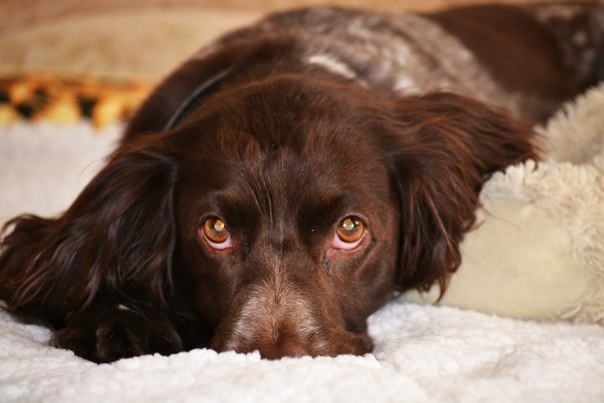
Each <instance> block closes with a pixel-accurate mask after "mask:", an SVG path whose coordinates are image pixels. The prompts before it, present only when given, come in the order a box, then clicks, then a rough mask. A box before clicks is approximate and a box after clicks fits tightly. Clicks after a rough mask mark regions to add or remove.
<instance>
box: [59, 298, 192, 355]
mask: <svg viewBox="0 0 604 403" xmlns="http://www.w3.org/2000/svg"><path fill="white" fill-rule="evenodd" d="M50 343H51V345H53V346H55V347H59V348H65V349H69V350H72V351H73V352H74V353H75V354H76V355H78V356H80V357H83V358H86V359H88V360H90V361H94V362H98V363H101V362H111V361H115V360H118V359H120V358H127V357H134V356H138V355H142V354H150V353H159V354H162V355H169V354H173V353H177V352H179V351H182V342H181V339H180V337H179V335H178V333H177V331H176V329H175V327H174V324H173V323H172V321H171V320H170V318H169V317H168V315H167V313H166V312H164V310H163V309H162V308H161V307H160V306H159V305H155V304H153V303H151V302H148V301H145V302H143V301H137V300H133V299H131V298H126V297H121V296H117V297H108V298H104V299H102V300H100V301H98V302H95V303H93V304H92V305H91V306H90V307H89V308H88V309H86V310H84V311H81V312H79V313H77V314H76V315H74V316H73V317H71V318H69V319H68V321H67V324H66V326H65V327H64V328H63V329H61V330H59V331H57V332H55V334H54V335H53V337H52V339H51V341H50Z"/></svg>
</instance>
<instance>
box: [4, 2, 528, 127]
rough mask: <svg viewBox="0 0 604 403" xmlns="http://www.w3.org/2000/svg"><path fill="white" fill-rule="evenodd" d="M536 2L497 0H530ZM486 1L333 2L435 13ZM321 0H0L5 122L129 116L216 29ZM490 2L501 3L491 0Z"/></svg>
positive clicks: (101, 122)
mask: <svg viewBox="0 0 604 403" xmlns="http://www.w3.org/2000/svg"><path fill="white" fill-rule="evenodd" d="M529 1H537V0H499V1H498V2H500V3H507V4H513V3H523V2H529ZM478 2H482V3H489V0H333V1H331V2H330V3H331V4H337V5H340V6H350V7H361V8H370V9H376V10H385V11H395V12H397V11H398V12H400V11H414V12H429V11H432V10H437V9H443V8H446V7H453V6H459V5H467V4H476V3H478ZM324 3H325V1H318V0H254V1H249V0H99V1H87V0H0V127H3V126H7V125H10V124H12V123H15V122H19V121H23V120H27V121H33V122H38V121H45V120H49V121H53V122H55V123H75V122H78V121H81V120H82V119H85V120H91V121H92V123H93V125H94V126H95V127H96V128H103V127H104V126H106V125H107V124H110V123H113V122H116V121H122V120H124V119H127V118H128V117H129V116H131V115H132V113H133V111H134V110H135V109H136V108H137V106H138V105H139V103H140V102H141V100H142V99H144V98H145V97H146V96H147V94H148V93H149V91H150V90H151V89H152V88H153V86H154V85H155V84H156V83H157V82H158V81H159V80H161V78H162V77H164V76H165V75H167V74H168V73H170V72H171V71H172V70H173V69H174V68H175V67H176V66H178V65H179V64H180V63H181V62H182V61H184V60H185V59H187V58H188V57H189V56H190V55H192V54H193V53H195V52H196V51H197V50H198V49H199V48H200V47H202V46H203V45H204V44H207V43H208V42H209V41H211V40H212V39H214V38H216V37H217V36H218V35H220V34H222V33H224V32H225V31H228V30H230V29H233V28H236V27H240V26H243V25H245V24H249V23H252V22H253V21H254V20H256V19H258V18H260V17H261V16H263V15H264V14H267V13H269V12H273V11H278V10H283V9H287V8H293V7H302V6H308V5H313V4H324ZM490 3H495V2H494V1H490Z"/></svg>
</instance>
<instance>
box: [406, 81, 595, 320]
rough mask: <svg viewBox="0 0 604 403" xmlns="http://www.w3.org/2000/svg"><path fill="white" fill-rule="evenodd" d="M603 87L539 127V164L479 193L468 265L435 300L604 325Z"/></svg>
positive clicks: (465, 247) (498, 177)
mask: <svg viewBox="0 0 604 403" xmlns="http://www.w3.org/2000/svg"><path fill="white" fill-rule="evenodd" d="M602 111H604V85H600V86H599V87H596V88H594V89H592V90H590V91H588V92H587V93H586V94H584V95H583V96H580V97H579V98H578V99H577V100H576V101H574V102H571V103H569V104H567V105H566V106H565V107H563V108H562V109H561V110H560V111H559V113H558V114H557V115H556V116H554V117H553V118H552V119H551V120H550V121H549V122H548V124H547V125H546V126H545V127H540V128H537V131H538V132H539V134H540V135H539V143H540V147H541V149H542V151H543V152H542V155H543V160H542V162H539V163H536V162H534V161H527V162H525V163H523V164H520V165H516V166H512V167H509V168H508V169H507V170H506V171H505V172H501V173H497V174H495V175H493V177H492V178H491V179H490V180H489V181H488V182H487V183H486V184H485V186H484V188H483V190H482V193H481V195H480V200H481V207H480V208H479V211H478V219H477V225H476V228H475V229H474V230H473V231H471V232H470V233H468V234H467V236H466V238H465V240H464V242H463V243H462V245H461V250H462V265H461V267H460V268H459V269H458V271H457V272H456V273H455V274H453V276H452V278H451V282H450V285H449V287H448V289H447V290H446V292H445V294H444V296H443V297H442V298H441V299H440V300H438V296H439V289H438V286H437V285H435V286H433V287H432V289H431V290H429V291H428V292H424V293H420V292H416V291H413V292H408V293H406V294H404V295H403V298H405V299H408V300H412V301H416V302H420V303H433V304H439V305H447V306H454V307H459V308H465V309H472V310H477V311H482V312H486V313H491V314H497V315H503V316H510V317H515V318H524V319H537V320H545V319H564V320H574V321H579V322H589V323H599V324H601V325H604V116H603V115H602Z"/></svg>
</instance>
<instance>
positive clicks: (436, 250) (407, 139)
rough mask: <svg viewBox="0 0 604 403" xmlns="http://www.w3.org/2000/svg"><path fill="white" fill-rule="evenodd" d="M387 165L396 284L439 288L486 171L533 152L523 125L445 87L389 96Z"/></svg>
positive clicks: (454, 260)
mask: <svg viewBox="0 0 604 403" xmlns="http://www.w3.org/2000/svg"><path fill="white" fill-rule="evenodd" d="M393 114H394V116H395V118H394V123H393V125H394V126H395V128H394V130H392V131H391V133H393V135H392V136H393V137H394V138H389V139H388V141H387V143H389V144H387V145H386V147H389V151H388V152H389V163H390V167H389V169H390V171H391V173H392V176H393V178H394V180H393V183H394V184H395V186H396V193H397V194H398V197H399V202H400V207H401V216H400V217H401V219H400V246H399V262H400V263H399V264H400V267H399V274H398V286H399V288H400V289H401V290H405V289H411V288H418V289H421V290H425V289H428V288H429V287H430V286H431V285H432V284H434V283H435V282H438V283H439V285H440V289H441V292H444V290H445V288H446V285H447V282H448V278H449V275H450V274H451V273H452V272H454V271H455V270H456V269H457V267H458V266H459V264H460V262H461V255H460V252H459V243H460V242H461V240H462V238H463V234H464V233H465V232H466V231H468V230H469V229H470V228H471V226H472V224H473V222H474V212H475V209H476V207H477V204H478V195H479V192H480V189H481V187H482V184H483V183H484V181H485V180H486V179H487V178H488V176H489V175H490V174H491V173H493V172H495V171H497V170H501V169H504V168H505V167H506V166H508V165H510V164H514V163H517V162H520V161H523V160H525V159H529V158H535V157H536V154H535V148H534V147H533V145H532V143H531V140H532V137H533V134H532V131H531V129H530V125H529V124H528V123H527V122H522V121H519V120H517V119H514V118H512V117H510V116H508V115H506V114H505V113H503V112H501V111H497V110H494V109H491V108H489V107H487V106H486V105H484V104H482V103H479V102H477V101H473V100H470V99H467V98H464V97H460V96H456V95H453V94H447V93H438V94H430V95H426V96H421V97H420V96H418V97H407V98H404V99H401V100H398V101H396V106H395V108H394V112H393Z"/></svg>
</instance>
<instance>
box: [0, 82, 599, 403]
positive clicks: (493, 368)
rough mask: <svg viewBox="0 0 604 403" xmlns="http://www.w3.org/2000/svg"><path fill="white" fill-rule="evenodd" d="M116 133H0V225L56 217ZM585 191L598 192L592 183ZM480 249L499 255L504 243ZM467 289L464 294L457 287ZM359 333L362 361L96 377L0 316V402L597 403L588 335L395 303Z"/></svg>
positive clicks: (46, 129)
mask: <svg viewBox="0 0 604 403" xmlns="http://www.w3.org/2000/svg"><path fill="white" fill-rule="evenodd" d="M601 91H604V89H601ZM600 110H601V109H600ZM596 115H597V111H596ZM558 127H559V126H558ZM574 129H577V128H574ZM119 130H120V128H119V127H110V128H109V129H106V130H105V132H103V133H101V134H96V133H95V132H94V131H93V129H92V128H91V127H90V126H88V125H86V124H81V125H79V126H74V127H70V128H65V127H62V128H61V127H57V126H52V125H48V124H38V125H26V124H15V125H12V126H10V127H8V128H3V129H0V189H2V190H1V193H0V221H5V220H6V219H8V218H10V217H11V216H13V215H15V214H17V213H20V212H25V211H29V212H35V213H38V214H43V215H45V214H54V213H57V212H59V211H61V210H62V209H64V208H65V207H66V205H67V203H69V202H70V201H71V200H72V199H73V197H75V195H76V194H77V192H78V191H79V190H80V189H81V188H82V187H83V186H84V185H85V183H86V181H87V180H88V179H89V178H90V176H91V175H92V174H93V173H94V172H95V171H96V170H97V169H98V168H99V167H100V164H101V163H102V158H103V156H104V155H106V154H107V153H108V152H109V151H110V149H111V147H112V144H113V142H114V141H115V139H116V138H117V136H118V134H119ZM575 131H576V130H575ZM603 138H604V137H603ZM594 144H595V141H592V142H591V145H590V146H589V147H586V150H592V151H593V147H594ZM600 145H601V144H600ZM561 147H562V148H563V147H564V146H561ZM575 148H576V147H575ZM547 164H549V165H544V166H552V164H554V165H555V164H556V162H555V161H554V160H552V161H550V162H548V163H547ZM529 168H530V169H528V168H526V167H525V169H526V172H529V173H530V172H532V173H534V172H537V171H539V169H540V168H535V167H534V166H533V167H532V168H531V167H529ZM583 171H584V169H579V170H578V172H583ZM526 172H525V171H522V167H512V168H510V170H509V171H508V172H507V173H506V174H505V175H503V176H504V177H506V178H508V179H507V182H508V183H512V184H514V183H516V184H518V183H525V182H526V181H524V180H523V175H525V174H526ZM548 172H549V171H548ZM493 179H495V180H496V178H493ZM504 179H505V178H504ZM575 179H576V181H577V183H581V182H580V181H579V180H580V179H581V178H580V177H577V178H575ZM575 179H572V180H571V182H572V181H575ZM499 180H500V181H501V180H502V179H499ZM595 180H596V185H599V186H602V175H601V174H600V176H597V175H596V178H595ZM504 182H506V180H504ZM529 182H530V181H529ZM516 187H518V186H516ZM512 194H514V193H513V192H512ZM518 197H519V198H521V197H520V193H519V194H518ZM527 201H528V202H531V201H534V200H530V198H529V199H526V198H525V199H523V202H527ZM598 208H600V209H601V208H602V204H600V205H599V206H598ZM599 211H601V210H599ZM569 221H572V220H569ZM583 228H585V227H583ZM577 231H579V232H580V228H579V229H577ZM567 242H570V240H567ZM601 243H602V242H600V244H601ZM489 247H490V248H495V250H496V249H497V247H499V248H500V250H499V254H500V255H505V254H506V253H507V252H508V251H507V250H506V249H505V248H506V247H508V245H507V244H501V243H499V244H497V245H490V246H489ZM557 247H558V245H554V246H553V247H550V250H551V251H552V253H555V252H556V253H557V252H558V251H557V249H556V248H557ZM591 249H593V248H591ZM591 249H590V250H591ZM596 249H597V248H596ZM600 250H601V247H600ZM540 252H542V250H540ZM528 254H530V250H529V251H527V252H525V255H528ZM576 258H577V256H575V255H572V254H571V259H574V260H576ZM579 258H580V257H579ZM588 260H590V259H588ZM592 260H593V259H591V260H590V261H592ZM573 267H574V263H573ZM488 269H489V268H488V267H486V270H488ZM544 275H545V274H544ZM492 278H493V277H492ZM520 278H521V279H522V274H521V275H520ZM496 284H497V283H495V285H496ZM471 285H472V284H471ZM472 288H474V289H476V288H477V287H476V284H473V287H470V288H466V289H472ZM560 291H562V290H560ZM454 303H455V300H454V299H453V304H454ZM459 305H461V304H459ZM477 308H480V307H477ZM370 334H371V335H372V337H373V338H374V340H375V344H376V347H375V350H374V352H373V353H372V354H368V355H365V356H362V357H353V356H340V357H337V358H327V357H320V358H308V357H306V358H299V359H282V360H279V361H266V360H261V359H260V357H259V355H258V354H257V353H252V354H247V355H243V354H235V353H222V354H217V353H215V352H213V351H210V350H194V351H191V352H188V353H181V354H177V355H173V356H169V357H162V356H143V357H137V358H131V359H125V360H121V361H118V362H115V363H113V364H104V365H96V364H93V363H90V362H88V361H85V360H82V359H80V358H78V357H76V356H74V355H73V353H71V352H70V351H65V350H59V349H54V348H50V347H48V346H47V344H46V341H47V340H48V337H49V332H48V331H47V330H46V329H44V328H42V327H39V326H33V325H25V324H20V323H17V322H16V321H15V320H14V319H12V318H11V317H10V316H8V315H7V314H4V313H0V402H17V401H18V402H41V401H44V402H71V401H73V402H82V401H103V402H113V401H115V402H123V401H128V402H135V401H140V402H153V401H162V402H163V401H179V402H180V401H183V402H187V401H195V402H198V401H262V402H270V401H321V402H327V401H342V402H356V401H362V402H366V401H379V402H390V401H392V402H404V401H409V402H436V401H462V402H484V401H488V402H512V401H513V402H538V401H547V402H573V403H575V402H602V401H604V382H602V380H603V379H604V361H603V357H604V328H603V327H601V326H598V325H594V324H577V323H574V324H573V323H569V322H555V321H549V322H537V321H530V320H518V319H506V318H503V317H498V316H494V315H489V314H483V313H477V312H474V311H468V310H460V309H458V308H453V307H434V306H430V305H418V304H416V303H412V302H407V301H404V300H401V299H398V300H395V301H393V302H392V303H390V304H389V305H387V306H386V307H385V308H383V309H382V310H380V311H379V312H377V313H376V314H375V315H373V316H372V317H371V318H370Z"/></svg>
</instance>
